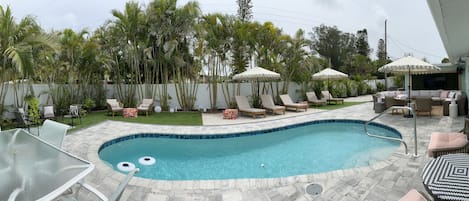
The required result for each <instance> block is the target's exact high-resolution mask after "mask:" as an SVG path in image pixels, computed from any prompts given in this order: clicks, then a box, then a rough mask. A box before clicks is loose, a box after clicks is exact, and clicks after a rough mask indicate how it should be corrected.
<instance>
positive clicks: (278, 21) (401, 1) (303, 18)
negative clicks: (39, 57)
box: [0, 0, 447, 63]
mask: <svg viewBox="0 0 469 201" xmlns="http://www.w3.org/2000/svg"><path fill="white" fill-rule="evenodd" d="M126 2H127V0H0V5H2V6H6V5H9V6H10V7H11V9H12V12H13V16H14V17H15V18H16V20H20V19H21V18H23V17H24V16H26V15H32V16H34V17H36V20H37V21H38V22H39V24H40V25H41V26H42V27H43V28H44V29H45V30H46V31H50V30H62V29H64V28H72V29H74V30H76V31H78V30H82V29H85V28H86V29H88V30H90V31H93V30H94V29H95V28H97V27H98V26H100V25H103V24H104V23H105V22H106V21H107V20H111V19H113V17H112V15H111V10H113V9H116V10H120V11H122V10H123V9H124V5H125V3H126ZM137 2H139V3H141V4H142V5H146V4H148V2H150V0H138V1H137ZM187 2H189V0H178V5H180V6H181V5H184V4H185V3H187ZM198 2H199V5H200V8H201V9H202V12H203V13H204V14H207V13H214V12H220V13H225V14H236V11H237V8H238V6H237V4H236V0H229V1H228V0H198ZM252 2H253V17H254V20H255V21H259V22H266V21H271V22H273V23H274V24H275V25H276V26H277V27H279V28H281V29H282V30H283V31H284V33H286V34H289V35H293V34H294V33H295V32H296V31H297V30H298V29H303V30H304V31H305V32H306V33H309V32H311V31H312V30H313V27H316V26H319V25H321V24H324V25H326V26H337V28H338V29H339V30H341V31H343V32H348V33H356V32H357V31H358V30H361V29H364V28H366V29H367V31H368V42H369V45H370V48H372V49H373V50H376V49H377V44H378V40H379V39H380V38H384V27H385V25H384V24H385V23H384V21H385V20H387V31H388V32H387V36H388V41H387V42H388V55H389V56H390V57H391V59H392V60H395V59H398V58H400V57H402V56H404V55H405V54H412V55H413V56H415V57H417V58H421V59H422V58H425V59H427V61H429V62H431V63H440V61H441V59H442V58H444V57H447V54H446V52H445V49H444V47H443V44H442V42H441V39H440V35H439V33H438V30H437V29H436V26H435V23H434V21H433V17H432V15H431V13H430V9H429V8H428V5H427V2H426V1H425V0H412V1H409V0H288V1H278V0H252ZM306 37H308V38H309V37H310V36H309V34H308V35H306ZM375 55H376V52H375V51H373V52H372V53H371V56H372V58H375Z"/></svg>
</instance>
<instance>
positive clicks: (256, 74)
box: [233, 67, 280, 96]
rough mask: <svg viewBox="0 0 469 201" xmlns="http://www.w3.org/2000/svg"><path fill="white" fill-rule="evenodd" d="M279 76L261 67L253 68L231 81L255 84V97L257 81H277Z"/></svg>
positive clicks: (237, 75) (235, 76)
mask: <svg viewBox="0 0 469 201" xmlns="http://www.w3.org/2000/svg"><path fill="white" fill-rule="evenodd" d="M278 79H280V74H278V73H276V72H273V71H270V70H267V69H265V68H261V67H253V68H250V69H247V70H246V71H244V72H242V73H239V74H236V75H234V76H233V80H250V81H256V82H257V95H258V96H259V95H260V94H259V81H268V80H278Z"/></svg>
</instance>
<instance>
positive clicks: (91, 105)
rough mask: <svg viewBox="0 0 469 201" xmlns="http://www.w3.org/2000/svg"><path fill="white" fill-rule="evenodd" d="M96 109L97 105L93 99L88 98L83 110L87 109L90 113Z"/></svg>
mask: <svg viewBox="0 0 469 201" xmlns="http://www.w3.org/2000/svg"><path fill="white" fill-rule="evenodd" d="M94 107H96V103H95V102H94V100H93V99H91V98H87V99H85V101H84V102H83V109H85V110H86V111H87V112H88V113H90V112H91V110H92V109H93V108H94Z"/></svg>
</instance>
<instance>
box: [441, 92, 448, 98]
mask: <svg viewBox="0 0 469 201" xmlns="http://www.w3.org/2000/svg"><path fill="white" fill-rule="evenodd" d="M448 93H449V91H441V93H440V98H448Z"/></svg>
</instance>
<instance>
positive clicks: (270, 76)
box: [233, 67, 280, 80]
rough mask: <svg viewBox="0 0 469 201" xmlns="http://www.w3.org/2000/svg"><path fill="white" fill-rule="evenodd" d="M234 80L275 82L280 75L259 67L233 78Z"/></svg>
mask: <svg viewBox="0 0 469 201" xmlns="http://www.w3.org/2000/svg"><path fill="white" fill-rule="evenodd" d="M233 79H234V80H276V79H280V74H278V73H276V72H273V71H270V70H267V69H265V68H261V67H254V68H251V69H248V70H246V71H244V72H242V73H239V74H236V75H234V76H233Z"/></svg>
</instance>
